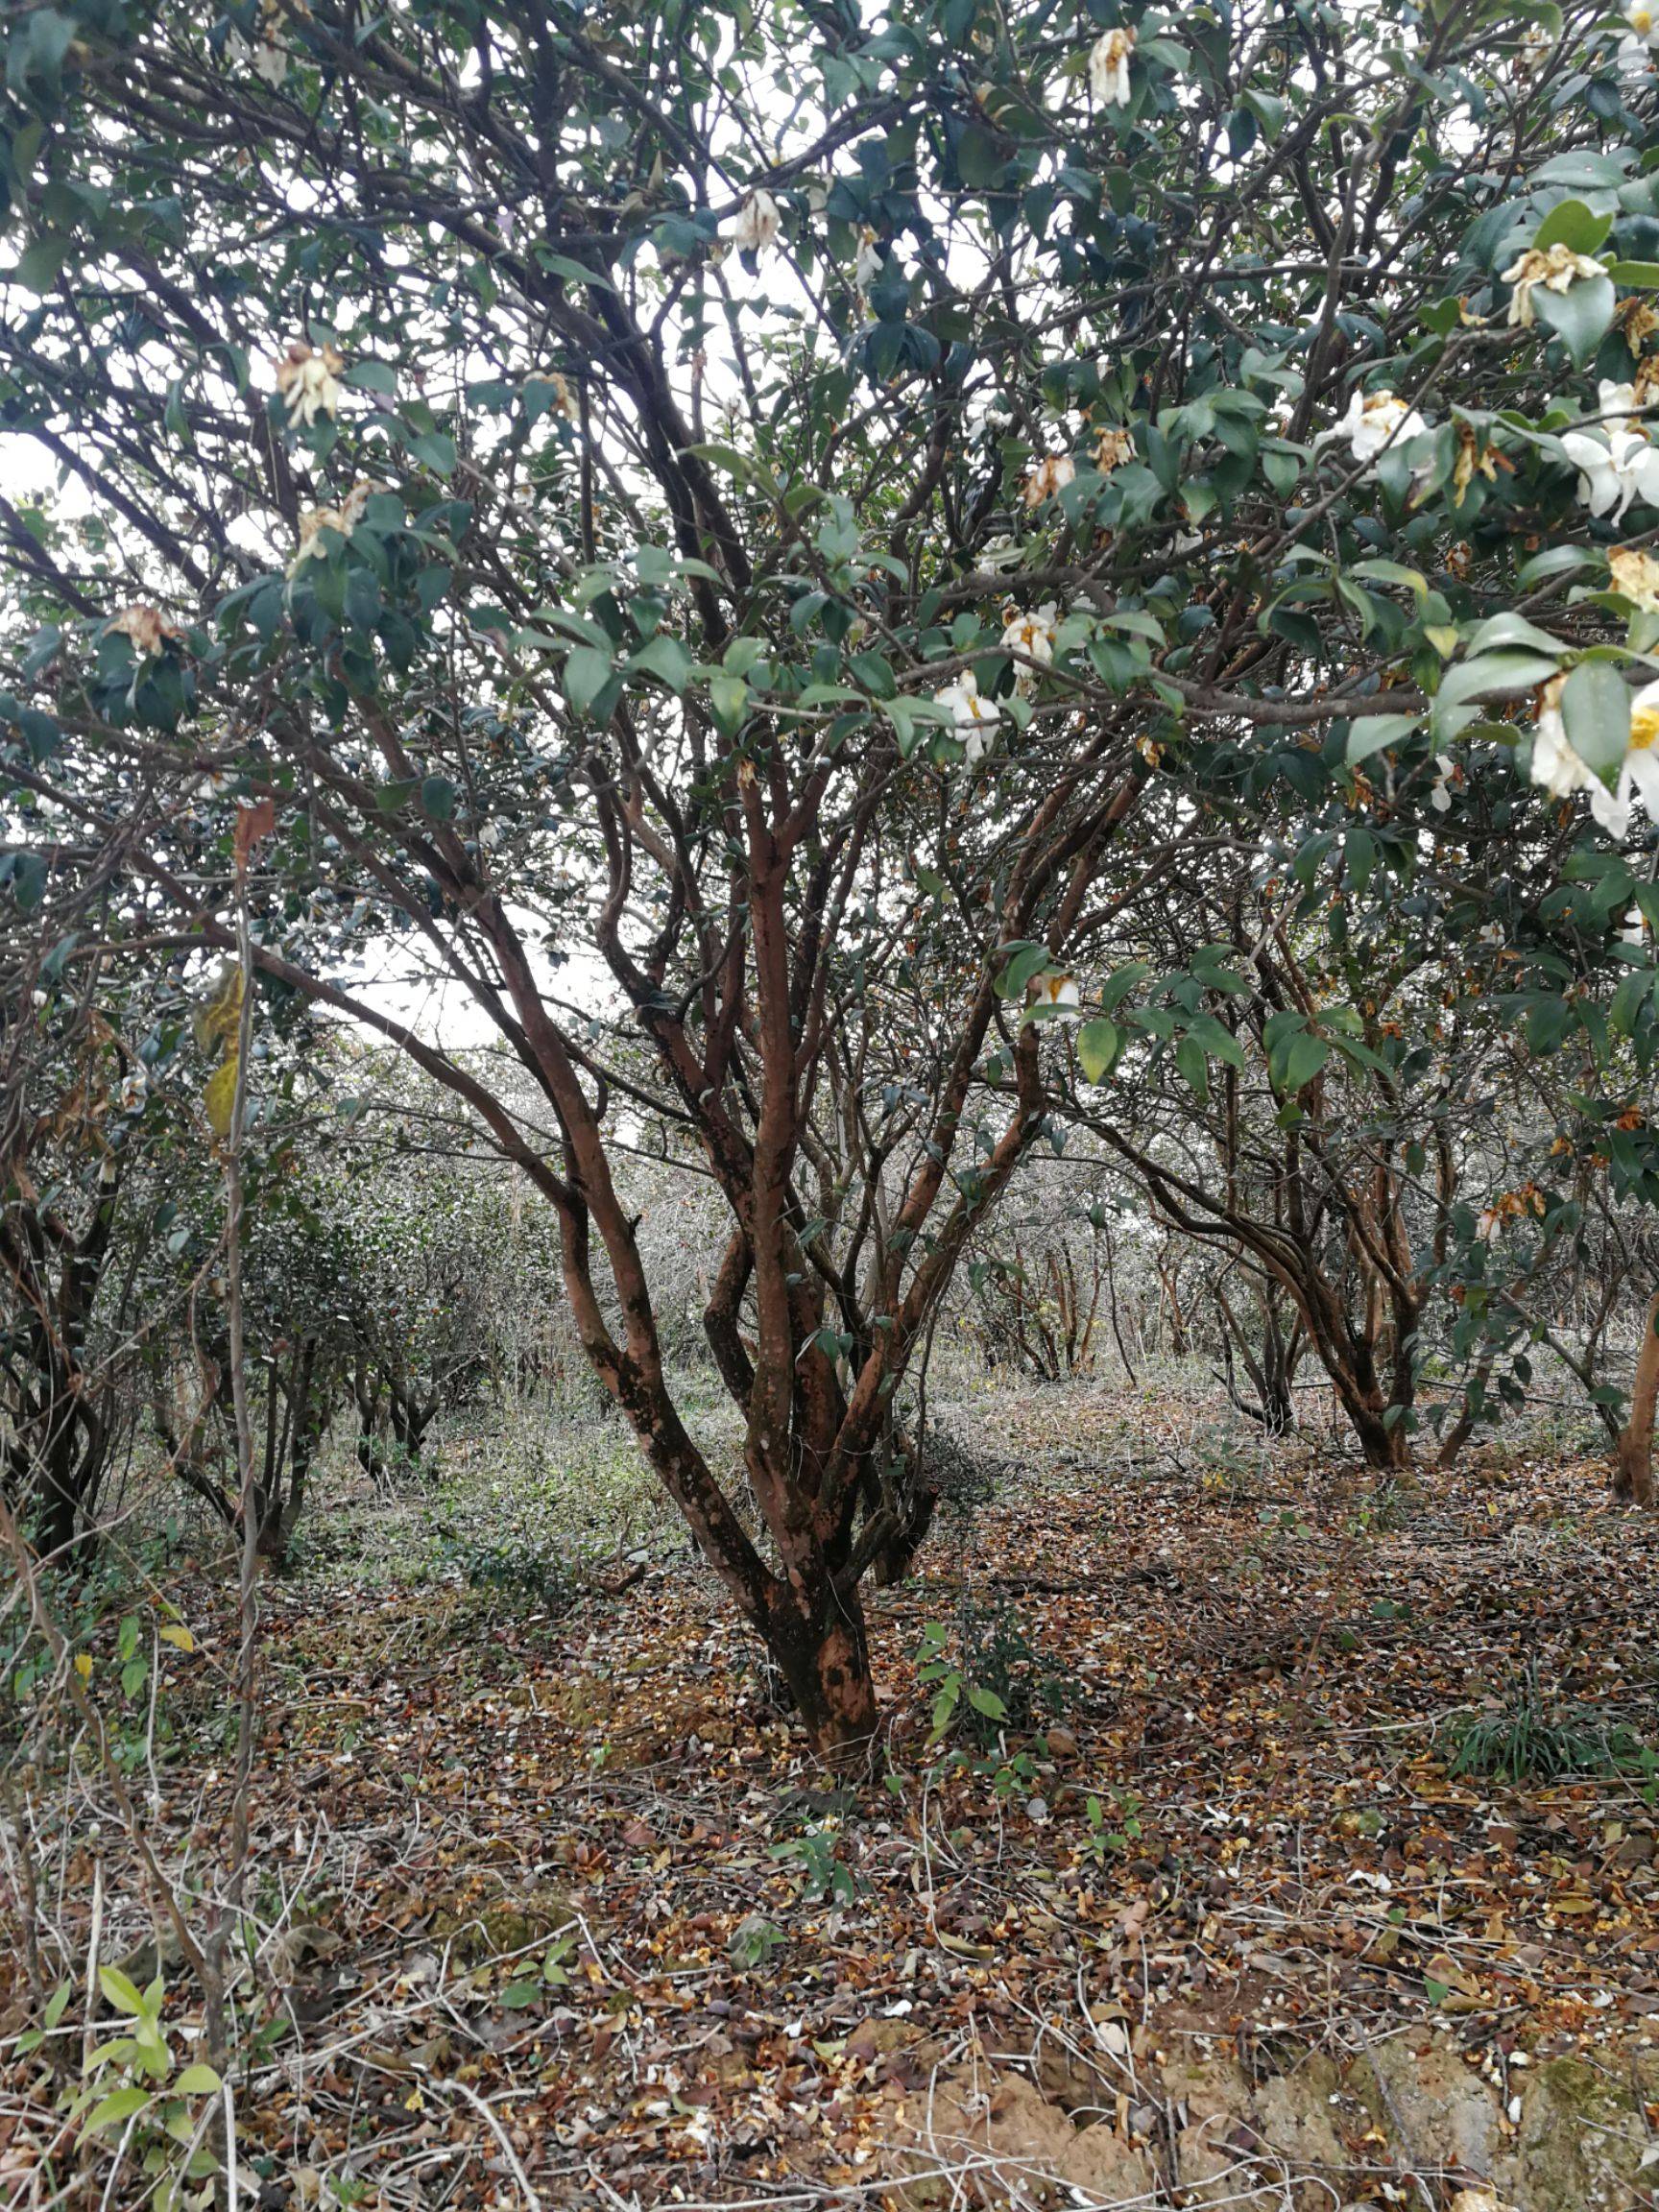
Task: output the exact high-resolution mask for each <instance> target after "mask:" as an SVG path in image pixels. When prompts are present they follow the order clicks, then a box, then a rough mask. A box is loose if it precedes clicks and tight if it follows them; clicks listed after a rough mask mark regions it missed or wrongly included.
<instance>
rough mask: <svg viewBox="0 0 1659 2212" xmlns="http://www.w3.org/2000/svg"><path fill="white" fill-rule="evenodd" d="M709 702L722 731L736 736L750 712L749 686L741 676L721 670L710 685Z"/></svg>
mask: <svg viewBox="0 0 1659 2212" xmlns="http://www.w3.org/2000/svg"><path fill="white" fill-rule="evenodd" d="M709 704H710V706H711V707H712V708H713V709H714V718H715V720H716V721H717V722H718V723H719V725H720V727H721V729H722V730H724V731H725V732H726V733H728V735H732V734H734V733H735V732H736V731H737V729H738V727H739V726H740V724H741V723H742V720H743V717H744V716H745V715H746V714H747V713H748V711H749V686H748V685H747V684H746V683H745V682H744V681H743V679H742V677H741V676H731V675H728V674H727V673H726V672H725V670H721V671H720V673H719V674H718V675H716V676H715V677H713V678H712V679H711V681H710V683H709Z"/></svg>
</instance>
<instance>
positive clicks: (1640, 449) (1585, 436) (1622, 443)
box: [1561, 424, 1659, 522]
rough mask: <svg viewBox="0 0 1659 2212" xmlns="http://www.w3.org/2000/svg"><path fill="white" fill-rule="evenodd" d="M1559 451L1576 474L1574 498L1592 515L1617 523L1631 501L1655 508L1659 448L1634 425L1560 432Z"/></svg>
mask: <svg viewBox="0 0 1659 2212" xmlns="http://www.w3.org/2000/svg"><path fill="white" fill-rule="evenodd" d="M1561 450H1562V451H1563V452H1564V453H1565V454H1566V456H1567V458H1568V460H1569V461H1571V462H1572V464H1573V466H1574V467H1575V469H1577V471H1578V496H1579V498H1580V499H1581V500H1582V501H1583V503H1584V505H1585V506H1586V507H1588V508H1589V510H1590V512H1591V514H1592V515H1611V516H1612V517H1613V519H1614V521H1615V522H1618V521H1620V520H1622V519H1623V515H1624V511H1625V509H1626V508H1627V507H1628V506H1629V505H1630V502H1631V501H1632V500H1633V499H1646V500H1647V502H1648V504H1649V505H1659V447H1656V446H1655V445H1654V444H1653V442H1652V440H1651V439H1650V438H1649V437H1648V436H1647V432H1646V431H1645V430H1642V429H1640V428H1638V427H1637V426H1636V425H1635V424H1631V425H1630V426H1629V427H1628V428H1626V429H1622V430H1621V429H1611V430H1606V431H1592V430H1564V431H1563V432H1562V433H1561Z"/></svg>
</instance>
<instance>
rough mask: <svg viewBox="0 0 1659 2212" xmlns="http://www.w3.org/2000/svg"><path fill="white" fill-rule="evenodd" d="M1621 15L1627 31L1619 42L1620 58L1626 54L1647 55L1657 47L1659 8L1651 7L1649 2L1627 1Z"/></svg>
mask: <svg viewBox="0 0 1659 2212" xmlns="http://www.w3.org/2000/svg"><path fill="white" fill-rule="evenodd" d="M1623 17H1624V20H1625V22H1626V23H1627V24H1628V25H1629V30H1628V32H1627V33H1626V35H1625V36H1624V37H1623V39H1622V40H1621V41H1620V46H1619V52H1620V54H1621V56H1623V55H1624V54H1626V53H1628V52H1634V53H1636V54H1648V53H1651V52H1652V51H1653V49H1654V47H1656V46H1659V8H1656V7H1654V6H1652V5H1651V0H1627V5H1626V6H1625V8H1624V9H1623Z"/></svg>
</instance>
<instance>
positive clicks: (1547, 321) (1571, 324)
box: [1532, 276, 1618, 369]
mask: <svg viewBox="0 0 1659 2212" xmlns="http://www.w3.org/2000/svg"><path fill="white" fill-rule="evenodd" d="M1617 305H1618V295H1617V294H1616V293H1615V291H1614V289H1613V279H1612V278H1611V277H1610V276H1583V277H1580V278H1579V280H1578V282H1577V283H1575V284H1570V285H1569V286H1568V287H1567V289H1566V291H1565V292H1547V291H1546V290H1545V289H1544V287H1543V285H1542V284H1540V285H1538V286H1536V287H1535V288H1534V290H1533V293H1532V309H1533V313H1534V314H1535V315H1536V316H1537V319H1538V321H1539V322H1540V323H1541V324H1543V325H1545V327H1546V328H1548V329H1551V330H1553V331H1554V333H1555V335H1556V337H1557V338H1559V339H1560V341H1561V343H1562V345H1563V346H1565V347H1566V349H1567V350H1568V352H1569V353H1570V354H1571V355H1572V357H1573V366H1574V367H1575V369H1582V368H1583V366H1584V364H1585V362H1586V361H1588V360H1589V358H1590V356H1591V355H1592V354H1593V353H1594V352H1595V350H1596V349H1597V347H1598V346H1599V345H1600V343H1601V341H1602V339H1603V338H1604V337H1605V336H1606V334H1607V330H1608V327H1609V325H1611V323H1612V321H1613V310H1614V308H1615V307H1616V306H1617Z"/></svg>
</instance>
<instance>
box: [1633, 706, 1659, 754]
mask: <svg viewBox="0 0 1659 2212" xmlns="http://www.w3.org/2000/svg"><path fill="white" fill-rule="evenodd" d="M1652 745H1659V707H1638V708H1637V709H1636V710H1635V712H1634V713H1633V714H1632V715H1631V717H1630V750H1631V752H1632V753H1646V752H1647V750H1648V748H1649V747H1650V746H1652Z"/></svg>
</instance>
